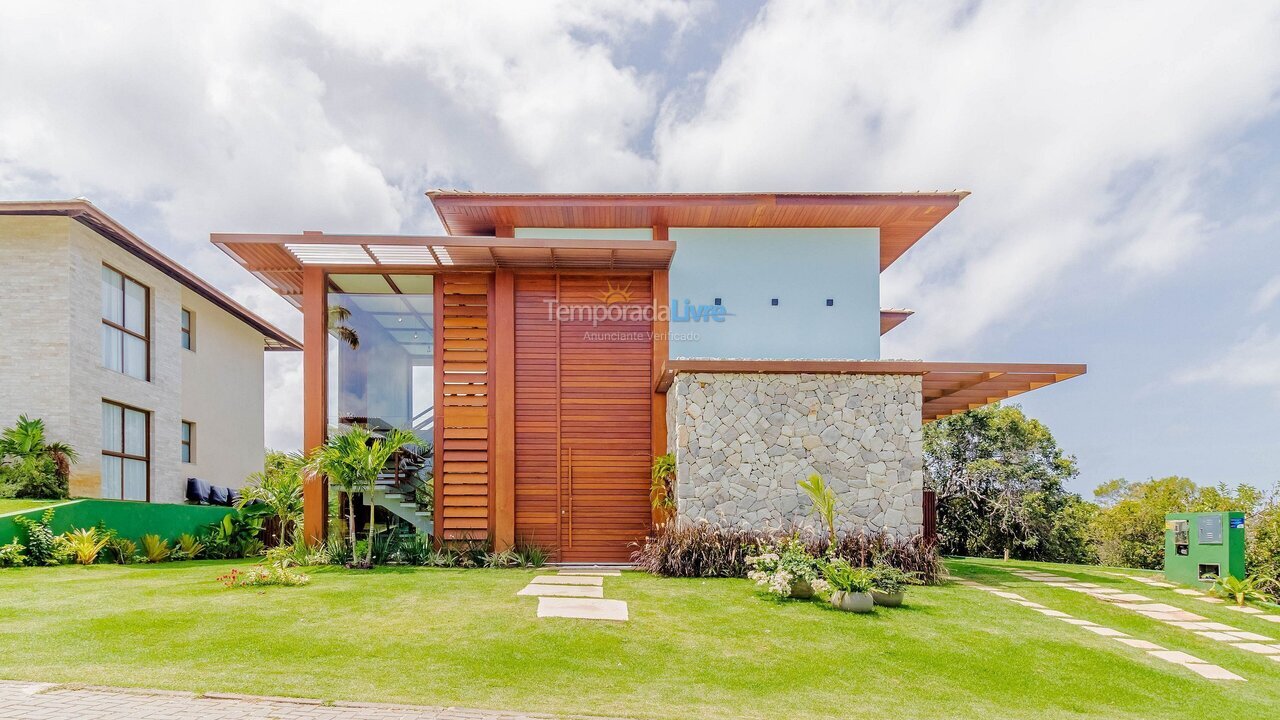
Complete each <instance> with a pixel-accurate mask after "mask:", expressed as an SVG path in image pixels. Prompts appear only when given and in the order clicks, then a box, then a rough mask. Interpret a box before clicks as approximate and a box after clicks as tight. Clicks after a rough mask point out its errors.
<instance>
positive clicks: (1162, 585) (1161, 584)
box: [1147, 580, 1178, 588]
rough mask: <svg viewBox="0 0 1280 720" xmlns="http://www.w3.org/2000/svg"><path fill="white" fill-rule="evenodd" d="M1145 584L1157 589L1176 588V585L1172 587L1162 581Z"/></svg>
mask: <svg viewBox="0 0 1280 720" xmlns="http://www.w3.org/2000/svg"><path fill="white" fill-rule="evenodd" d="M1147 584H1148V585H1150V586H1151V587H1158V588H1171V587H1178V586H1177V585H1174V584H1173V583H1167V582H1164V581H1163V580H1156V581H1153V582H1149V583H1147Z"/></svg>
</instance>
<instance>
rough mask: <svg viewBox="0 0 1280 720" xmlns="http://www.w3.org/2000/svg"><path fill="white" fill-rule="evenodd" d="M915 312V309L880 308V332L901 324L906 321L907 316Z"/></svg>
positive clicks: (882, 332)
mask: <svg viewBox="0 0 1280 720" xmlns="http://www.w3.org/2000/svg"><path fill="white" fill-rule="evenodd" d="M915 314H916V311H915V310H897V309H891V310H888V309H887V310H881V311H880V334H881V335H884V334H885V333H887V332H889V331H890V330H892V329H894V328H896V327H898V326H899V325H901V324H902V323H903V322H905V321H906V319H907V318H909V317H911V316H912V315H915Z"/></svg>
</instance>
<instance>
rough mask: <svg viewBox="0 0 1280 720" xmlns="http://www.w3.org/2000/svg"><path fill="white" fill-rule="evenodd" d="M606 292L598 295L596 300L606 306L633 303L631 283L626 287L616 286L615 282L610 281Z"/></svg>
mask: <svg viewBox="0 0 1280 720" xmlns="http://www.w3.org/2000/svg"><path fill="white" fill-rule="evenodd" d="M608 282H609V284H608V285H607V286H606V287H605V290H604V292H602V293H599V294H597V295H596V299H597V300H599V301H600V302H602V303H604V304H605V305H616V304H618V303H625V302H631V283H627V284H626V285H614V284H613V281H612V280H610V281H608Z"/></svg>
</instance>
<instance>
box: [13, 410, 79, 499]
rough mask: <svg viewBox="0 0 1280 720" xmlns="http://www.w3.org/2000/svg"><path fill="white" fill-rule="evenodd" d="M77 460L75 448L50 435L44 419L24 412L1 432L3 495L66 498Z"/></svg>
mask: <svg viewBox="0 0 1280 720" xmlns="http://www.w3.org/2000/svg"><path fill="white" fill-rule="evenodd" d="M76 460H77V455H76V451H75V449H74V448H72V447H71V446H70V445H68V444H67V443H64V442H56V441H50V440H49V439H48V438H47V436H46V435H45V427H44V421H43V420H40V419H34V420H33V419H30V418H28V417H27V416H26V415H20V416H18V422H17V423H15V424H14V425H13V426H12V427H7V428H5V429H4V430H3V431H2V432H0V497H4V496H10V497H20V498H64V497H66V496H67V492H68V484H69V481H70V478H71V464H72V463H74V462H75V461H76Z"/></svg>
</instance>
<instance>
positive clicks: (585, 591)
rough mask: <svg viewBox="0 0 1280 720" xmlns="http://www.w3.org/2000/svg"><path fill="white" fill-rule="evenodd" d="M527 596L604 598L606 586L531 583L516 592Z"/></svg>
mask: <svg viewBox="0 0 1280 720" xmlns="http://www.w3.org/2000/svg"><path fill="white" fill-rule="evenodd" d="M516 594H517V595H525V596H529V595H532V596H535V597H541V596H555V597H574V598H602V597H604V588H602V587H597V586H594V585H593V586H588V587H583V586H581V585H529V586H528V587H526V588H525V589H523V590H521V591H520V592H518V593H516Z"/></svg>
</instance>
